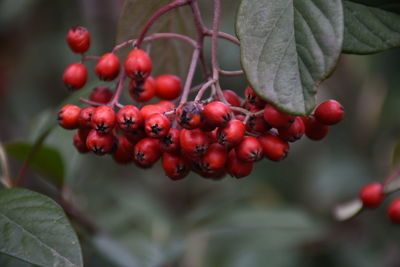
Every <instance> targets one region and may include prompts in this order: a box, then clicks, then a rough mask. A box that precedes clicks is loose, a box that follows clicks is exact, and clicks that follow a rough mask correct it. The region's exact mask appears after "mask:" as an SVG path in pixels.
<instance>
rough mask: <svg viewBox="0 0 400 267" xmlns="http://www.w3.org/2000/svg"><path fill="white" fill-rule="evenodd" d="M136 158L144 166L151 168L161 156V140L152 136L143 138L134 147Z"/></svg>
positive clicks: (137, 162) (138, 163)
mask: <svg viewBox="0 0 400 267" xmlns="http://www.w3.org/2000/svg"><path fill="white" fill-rule="evenodd" d="M133 155H134V160H135V163H136V164H137V165H139V166H140V167H142V168H149V167H151V166H152V165H153V164H154V163H156V162H157V161H158V160H159V158H160V156H161V151H160V141H159V140H157V139H153V138H150V137H146V138H143V139H142V140H140V141H139V142H137V143H136V145H135V147H134V154H133Z"/></svg>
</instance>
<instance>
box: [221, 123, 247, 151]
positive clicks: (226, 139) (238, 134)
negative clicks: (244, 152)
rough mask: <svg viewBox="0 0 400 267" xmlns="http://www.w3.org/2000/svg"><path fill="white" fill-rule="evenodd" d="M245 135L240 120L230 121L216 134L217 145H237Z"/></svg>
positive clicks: (243, 126) (244, 127)
mask: <svg viewBox="0 0 400 267" xmlns="http://www.w3.org/2000/svg"><path fill="white" fill-rule="evenodd" d="M245 133H246V126H245V125H244V124H243V122H242V121H240V120H230V121H229V122H228V123H227V124H226V125H225V126H224V127H221V128H219V130H218V132H217V140H218V143H220V144H221V145H223V146H225V147H234V146H236V145H238V144H239V143H240V142H241V141H242V140H243V137H244V135H245Z"/></svg>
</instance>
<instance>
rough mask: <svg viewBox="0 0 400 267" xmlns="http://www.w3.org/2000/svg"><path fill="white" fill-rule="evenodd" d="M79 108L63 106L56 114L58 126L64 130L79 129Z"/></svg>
mask: <svg viewBox="0 0 400 267" xmlns="http://www.w3.org/2000/svg"><path fill="white" fill-rule="evenodd" d="M80 112H81V108H80V107H78V106H75V105H65V106H63V107H62V108H61V110H60V111H59V112H58V116H57V120H58V124H60V126H61V127H63V128H64V129H68V130H72V129H76V128H78V127H79V113H80Z"/></svg>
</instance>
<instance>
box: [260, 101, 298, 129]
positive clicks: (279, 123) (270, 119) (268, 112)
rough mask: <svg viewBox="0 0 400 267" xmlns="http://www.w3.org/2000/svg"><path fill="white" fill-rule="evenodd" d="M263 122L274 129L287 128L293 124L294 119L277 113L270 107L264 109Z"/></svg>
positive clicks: (277, 111) (275, 109) (280, 112)
mask: <svg viewBox="0 0 400 267" xmlns="http://www.w3.org/2000/svg"><path fill="white" fill-rule="evenodd" d="M264 120H265V121H266V122H267V123H268V124H269V125H271V126H272V127H274V128H283V127H289V126H290V124H292V123H293V122H294V117H293V116H291V115H288V114H286V113H284V112H282V111H279V110H278V109H277V108H275V107H274V106H272V105H266V106H265V108H264Z"/></svg>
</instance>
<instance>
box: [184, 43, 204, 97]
mask: <svg viewBox="0 0 400 267" xmlns="http://www.w3.org/2000/svg"><path fill="white" fill-rule="evenodd" d="M199 55H200V49H198V48H197V49H195V50H194V52H193V55H192V60H191V62H190V66H189V71H188V75H187V76H186V81H185V86H184V88H183V93H182V97H181V101H180V104H183V103H185V102H186V101H187V99H188V97H189V94H190V87H191V86H192V81H193V76H194V73H195V71H196V66H197V61H198V60H199Z"/></svg>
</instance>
